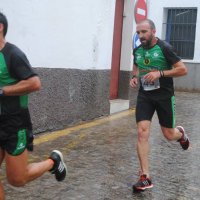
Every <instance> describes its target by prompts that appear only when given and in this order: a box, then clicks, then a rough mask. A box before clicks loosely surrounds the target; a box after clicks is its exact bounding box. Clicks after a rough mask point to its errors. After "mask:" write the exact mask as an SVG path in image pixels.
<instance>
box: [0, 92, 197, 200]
mask: <svg viewBox="0 0 200 200" xmlns="http://www.w3.org/2000/svg"><path fill="white" fill-rule="evenodd" d="M176 98H177V106H176V111H177V125H182V126H184V128H185V130H186V131H187V132H188V135H189V136H190V140H191V148H190V149H189V150H187V151H183V150H182V149H181V147H180V145H179V144H178V143H177V142H168V141H166V139H165V138H164V137H163V135H162V134H161V131H160V128H159V124H158V121H157V116H156V115H155V116H154V118H153V121H152V128H151V138H150V144H151V154H150V163H151V176H152V180H153V183H154V188H152V189H149V190H148V191H145V192H142V193H135V194H132V189H131V185H132V184H133V183H135V182H136V181H137V179H138V160H137V152H136V140H137V134H136V124H135V118H134V113H135V112H134V110H129V111H125V112H122V113H119V114H115V115H112V116H110V117H105V118H102V119H98V120H94V121H92V122H89V123H87V124H82V125H78V126H76V127H71V128H69V129H70V130H69V129H66V130H63V131H62V132H61V133H59V132H58V134H57V137H55V138H51V137H49V134H42V135H40V136H37V137H36V140H35V141H36V145H35V151H34V152H33V153H31V156H30V162H34V161H36V162H37V161H40V160H43V159H45V158H47V157H48V155H49V153H50V152H51V150H53V149H58V150H60V151H62V152H63V154H64V159H65V161H66V164H67V166H68V171H69V174H68V177H67V178H66V180H65V181H64V182H56V180H55V179H54V177H53V176H52V175H51V174H50V173H46V174H45V175H44V176H43V177H41V178H39V179H37V180H35V181H33V182H31V183H28V184H27V185H26V186H24V187H22V188H15V187H12V186H10V185H8V184H7V181H6V179H5V177H4V174H5V169H4V168H5V166H4V165H3V167H2V170H1V171H0V172H1V176H0V177H1V179H2V181H3V183H4V185H5V190H6V200H21V199H26V200H51V199H53V200H144V199H145V200H146V199H147V200H199V199H200V173H199V169H200V151H199V150H200V133H199V129H200V121H199V118H200V117H199V116H200V93H184V92H181V93H180V92H179V93H176ZM51 135H52V134H51ZM55 135H56V134H55Z"/></svg>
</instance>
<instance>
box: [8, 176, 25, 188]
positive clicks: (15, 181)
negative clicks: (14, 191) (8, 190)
mask: <svg viewBox="0 0 200 200" xmlns="http://www.w3.org/2000/svg"><path fill="white" fill-rule="evenodd" d="M7 179H8V183H9V184H10V185H12V186H15V187H22V186H24V185H25V184H26V180H25V179H24V178H23V177H8V178H7Z"/></svg>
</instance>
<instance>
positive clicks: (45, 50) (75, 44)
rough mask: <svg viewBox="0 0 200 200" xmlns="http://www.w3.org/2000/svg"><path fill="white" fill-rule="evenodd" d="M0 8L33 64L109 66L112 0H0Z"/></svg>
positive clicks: (13, 39)
mask: <svg viewBox="0 0 200 200" xmlns="http://www.w3.org/2000/svg"><path fill="white" fill-rule="evenodd" d="M0 10H1V11H2V12H4V13H5V14H6V16H7V18H8V21H9V29H8V35H7V40H8V41H10V42H12V43H15V44H16V45H18V46H19V47H20V48H21V49H22V50H23V51H25V53H26V54H27V56H28V58H29V60H30V62H31V64H32V65H33V66H34V67H48V68H76V69H110V68H111V58H112V40H113V26H114V13H115V0H84V1H83V0H42V1H41V0H1V4H0Z"/></svg>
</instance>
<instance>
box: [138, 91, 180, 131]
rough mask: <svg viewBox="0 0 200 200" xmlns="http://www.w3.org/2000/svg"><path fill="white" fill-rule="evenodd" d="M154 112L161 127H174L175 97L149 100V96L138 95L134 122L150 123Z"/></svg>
mask: <svg viewBox="0 0 200 200" xmlns="http://www.w3.org/2000/svg"><path fill="white" fill-rule="evenodd" d="M155 111H156V112H157V115H158V119H159V123H160V125H161V126H163V127H166V128H174V127H175V123H176V116H175V96H171V97H168V98H164V99H162V98H159V99H156V98H153V97H152V98H151V96H150V95H145V94H143V93H139V94H138V97H137V105H136V122H140V121H143V120H148V121H151V120H152V117H153V114H154V112H155Z"/></svg>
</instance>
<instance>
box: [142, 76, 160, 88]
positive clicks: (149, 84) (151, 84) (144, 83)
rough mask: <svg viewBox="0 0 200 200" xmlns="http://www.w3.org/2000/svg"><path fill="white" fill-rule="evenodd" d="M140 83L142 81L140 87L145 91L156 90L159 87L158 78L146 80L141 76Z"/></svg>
mask: <svg viewBox="0 0 200 200" xmlns="http://www.w3.org/2000/svg"><path fill="white" fill-rule="evenodd" d="M141 83H142V87H143V89H144V90H145V91H151V90H156V89H159V88H160V81H159V79H157V80H155V81H153V82H148V81H146V80H145V79H144V78H143V77H141Z"/></svg>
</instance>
